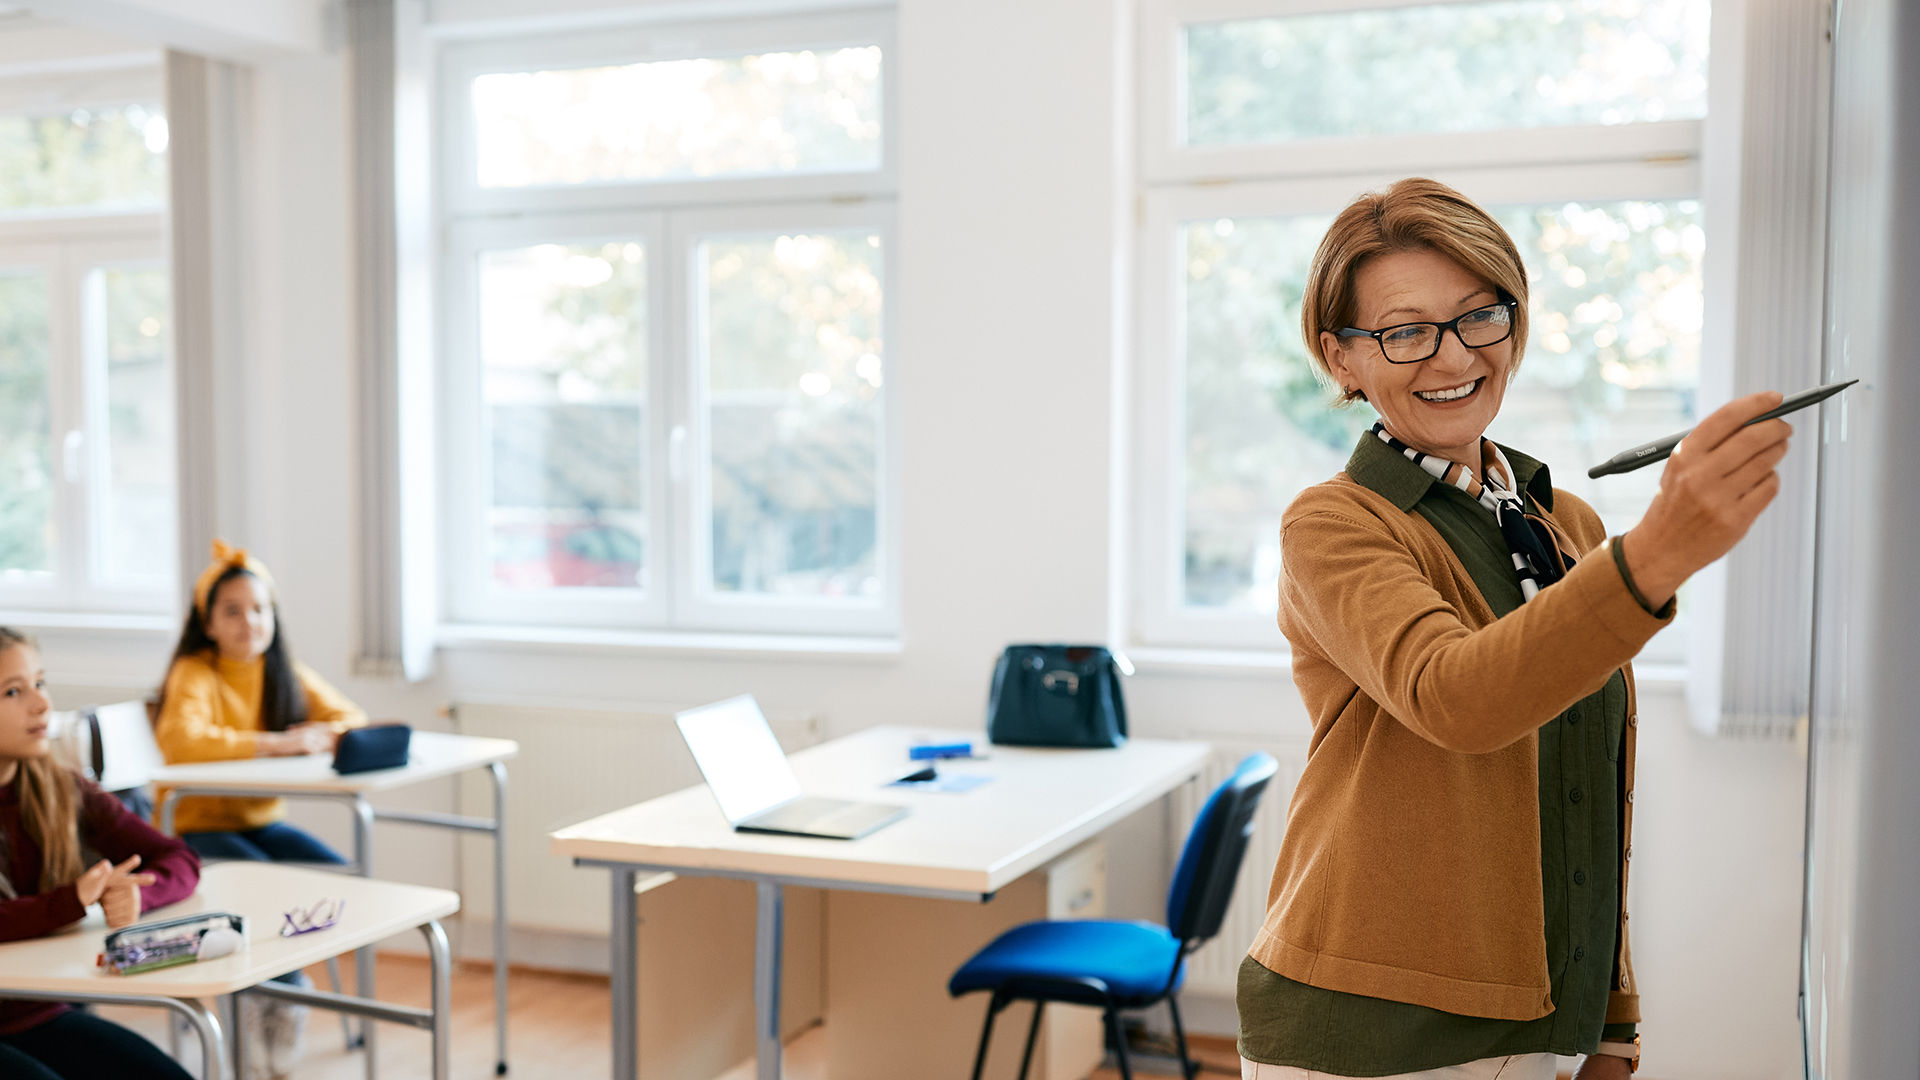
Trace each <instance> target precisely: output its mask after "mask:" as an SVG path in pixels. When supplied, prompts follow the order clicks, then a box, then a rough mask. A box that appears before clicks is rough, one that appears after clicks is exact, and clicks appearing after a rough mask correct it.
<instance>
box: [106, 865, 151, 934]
mask: <svg viewBox="0 0 1920 1080" xmlns="http://www.w3.org/2000/svg"><path fill="white" fill-rule="evenodd" d="M155 880H156V878H155V876H154V875H152V874H128V875H127V876H126V877H124V878H121V879H120V881H119V882H118V883H117V884H112V885H108V886H107V891H106V892H105V893H102V894H101V896H100V910H102V911H104V912H106V914H107V927H108V929H112V930H118V929H120V928H121V927H123V926H132V925H133V924H134V923H136V922H139V921H140V886H142V885H151V884H153V883H154V881H155Z"/></svg>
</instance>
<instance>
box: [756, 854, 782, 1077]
mask: <svg viewBox="0 0 1920 1080" xmlns="http://www.w3.org/2000/svg"><path fill="white" fill-rule="evenodd" d="M756 884H757V887H758V889H759V893H760V895H759V902H758V905H757V910H756V911H755V914H754V937H753V1013H754V1024H755V1027H756V1030H755V1031H754V1061H755V1062H756V1065H755V1068H754V1075H755V1077H756V1078H757V1080H780V959H781V956H780V953H781V948H782V945H783V943H782V942H781V940H780V933H781V929H782V921H781V916H782V914H783V913H782V911H781V908H782V906H783V905H782V903H781V901H782V900H783V896H782V892H781V890H782V888H783V886H781V884H780V883H779V882H777V881H762V882H758V883H756Z"/></svg>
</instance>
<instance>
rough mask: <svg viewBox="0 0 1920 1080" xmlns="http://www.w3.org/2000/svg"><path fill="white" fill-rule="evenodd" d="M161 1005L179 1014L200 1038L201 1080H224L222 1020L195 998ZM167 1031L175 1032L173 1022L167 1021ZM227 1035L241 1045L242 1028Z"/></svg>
mask: <svg viewBox="0 0 1920 1080" xmlns="http://www.w3.org/2000/svg"><path fill="white" fill-rule="evenodd" d="M160 1003H161V1004H164V1005H166V1006H167V1007H169V1008H171V1009H173V1010H174V1011H175V1012H178V1013H179V1014H180V1015H181V1016H182V1017H183V1018H185V1020H186V1021H187V1023H188V1024H191V1025H192V1026H193V1030H194V1031H195V1033H197V1034H198V1035H199V1036H200V1077H201V1080H222V1077H224V1076H225V1069H224V1067H223V1066H224V1062H223V1061H222V1059H223V1058H224V1057H225V1053H224V1052H223V1050H222V1048H221V1045H220V1043H221V1039H220V1034H221V1026H220V1018H219V1017H217V1016H214V1015H213V1013H211V1012H209V1011H208V1010H207V1007H206V1005H205V1004H203V1003H201V1002H200V1001H197V1000H195V999H193V998H164V999H162V1000H161V1002H160ZM167 1030H169V1031H172V1030H173V1021H172V1020H171V1019H169V1020H168V1021H167ZM227 1035H228V1036H229V1037H230V1038H232V1039H233V1041H234V1044H235V1045H236V1046H237V1045H239V1043H240V1028H239V1027H238V1025H236V1026H234V1027H233V1028H231V1029H229V1030H228V1031H227ZM239 1075H240V1074H238V1073H235V1074H234V1076H235V1077H236V1078H237V1077H238V1076H239Z"/></svg>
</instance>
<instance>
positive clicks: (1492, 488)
mask: <svg viewBox="0 0 1920 1080" xmlns="http://www.w3.org/2000/svg"><path fill="white" fill-rule="evenodd" d="M1373 433H1374V434H1375V435H1378V436H1379V437H1380V441H1381V442H1384V443H1386V444H1387V445H1388V446H1391V447H1393V448H1394V449H1395V450H1397V451H1399V452H1400V453H1401V454H1402V455H1403V456H1405V457H1406V459H1407V460H1408V461H1411V462H1413V463H1414V464H1415V465H1418V466H1420V467H1421V468H1422V469H1425V470H1426V471H1427V472H1428V473H1429V474H1431V475H1432V476H1433V477H1434V478H1435V479H1437V480H1439V481H1440V482H1441V483H1444V484H1451V485H1453V486H1454V487H1456V488H1459V489H1460V490H1461V491H1464V492H1466V493H1467V495H1468V496H1469V497H1471V498H1472V499H1474V500H1475V501H1476V502H1478V503H1479V504H1480V505H1481V506H1484V507H1486V508H1487V509H1488V510H1489V511H1491V512H1492V514H1493V517H1494V520H1495V521H1497V522H1499V524H1500V535H1501V537H1503V538H1504V539H1505V540H1506V542H1507V551H1508V552H1509V553H1510V554H1511V555H1512V556H1513V572H1514V575H1515V576H1516V577H1518V578H1519V579H1520V595H1521V602H1522V603H1525V602H1526V601H1528V600H1531V599H1533V598H1534V597H1536V596H1538V595H1540V590H1541V589H1544V588H1546V587H1547V586H1549V585H1551V584H1553V583H1554V582H1556V581H1559V580H1560V579H1561V578H1563V577H1565V576H1566V573H1567V568H1568V567H1571V566H1572V565H1573V557H1572V556H1571V555H1568V554H1566V552H1565V549H1564V548H1563V547H1562V546H1561V545H1559V544H1557V543H1556V542H1555V540H1554V535H1553V526H1552V525H1551V524H1549V523H1548V522H1546V521H1544V520H1543V519H1541V518H1539V517H1536V516H1535V515H1533V514H1529V513H1527V508H1526V503H1524V502H1523V501H1521V499H1520V496H1519V495H1518V494H1516V493H1515V492H1514V491H1513V489H1512V488H1511V487H1509V486H1508V483H1509V482H1510V481H1511V480H1512V478H1513V466H1512V465H1510V464H1508V463H1507V456H1506V455H1505V454H1503V453H1501V452H1500V448H1499V447H1498V446H1495V445H1494V444H1493V443H1492V442H1488V441H1483V442H1482V444H1481V445H1482V446H1484V447H1485V448H1486V451H1487V453H1488V454H1489V455H1491V457H1492V458H1493V460H1494V463H1496V464H1498V465H1499V469H1498V470H1495V469H1493V468H1491V467H1489V468H1488V469H1487V476H1486V479H1485V482H1484V483H1483V482H1482V481H1481V478H1480V477H1477V476H1475V475H1473V470H1472V469H1469V468H1467V467H1466V466H1465V465H1462V464H1460V463H1459V462H1457V461H1448V460H1446V459H1445V458H1437V457H1434V456H1433V455H1431V454H1423V453H1421V452H1420V451H1418V450H1415V449H1414V448H1413V447H1411V446H1408V445H1407V444H1406V443H1403V442H1401V441H1400V440H1399V439H1396V438H1394V437H1393V436H1392V435H1389V434H1387V429H1386V427H1385V425H1383V424H1381V423H1379V422H1378V421H1375V422H1374V425H1373ZM1500 473H1505V474H1506V476H1507V480H1505V481H1503V480H1502V479H1501V478H1500Z"/></svg>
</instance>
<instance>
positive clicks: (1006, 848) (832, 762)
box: [552, 727, 1208, 1080]
mask: <svg viewBox="0 0 1920 1080" xmlns="http://www.w3.org/2000/svg"><path fill="white" fill-rule="evenodd" d="M969 739H970V740H972V741H973V742H974V743H975V745H978V746H985V745H986V739H985V738H984V737H983V736H982V735H981V734H980V733H979V732H967V731H939V730H928V729H915V728H898V727H876V728H869V729H868V730H866V731H862V732H859V733H857V734H854V735H849V736H847V737H845V738H841V739H835V740H833V741H832V742H829V743H825V744H823V745H821V746H816V747H814V748H812V749H809V750H805V751H802V752H801V753H798V754H795V755H793V757H792V758H791V759H790V760H791V761H792V763H793V768H794V772H796V773H797V774H798V775H799V777H800V783H801V786H802V788H804V789H805V791H806V792H807V794H809V795H825V796H834V797H840V798H849V799H864V800H868V801H874V802H895V803H899V804H902V805H905V806H908V807H910V808H911V810H912V812H911V813H909V814H908V815H907V817H905V818H904V819H902V820H900V821H896V822H894V823H893V824H891V825H888V826H886V827H884V828H882V829H881V830H880V831H878V832H875V833H872V834H871V835H868V836H866V837H864V838H862V839H859V840H855V841H851V842H848V841H841V840H823V839H814V838H810V837H797V836H773V835H767V834H760V833H737V832H734V831H733V830H732V829H731V828H730V827H728V825H727V822H726V820H725V819H724V818H723V817H721V815H720V809H719V807H718V806H717V805H716V804H715V803H714V801H713V796H712V795H711V794H710V793H709V792H708V791H707V789H706V787H705V786H704V785H702V786H699V787H692V788H686V789H684V790H682V791H677V792H674V793H673V794H671V795H663V796H661V797H660V798H657V799H653V800H651V801H649V802H645V803H641V804H639V805H637V806H630V807H627V808H626V809H623V810H616V811H614V812H612V813H610V814H605V815H602V816H600V817H597V818H594V819H592V820H591V821H585V822H581V823H580V824H578V825H572V826H569V827H568V828H565V829H562V830H560V831H559V832H556V833H554V834H552V836H553V847H552V850H553V851H554V853H556V854H559V855H564V856H568V857H570V858H572V859H573V861H574V863H575V865H581V866H604V867H606V868H607V869H609V870H611V871H612V876H613V891H612V901H613V916H612V920H613V925H612V950H613V956H612V991H613V993H612V997H613V1076H614V1078H615V1080H633V1077H634V1073H635V1069H636V1068H637V1061H638V1046H637V1039H636V1034H635V1021H634V996H635V992H636V989H635V971H634V968H635V938H634V927H635V914H636V913H635V906H634V903H635V902H634V891H633V890H634V883H635V879H636V876H637V875H638V874H639V873H641V872H642V871H648V872H651V871H659V870H670V871H673V872H675V873H679V874H689V875H714V876H721V877H734V878H743V879H747V880H751V881H754V882H755V883H757V885H758V893H759V902H758V913H757V918H756V923H755V926H756V936H755V950H754V1004H755V1012H756V1017H757V1019H756V1025H755V1043H756V1051H757V1058H758V1063H759V1064H758V1075H759V1077H760V1080H778V1077H779V1076H780V1037H779V1033H780V1013H779V1009H780V1003H779V986H780V951H781V942H780V931H781V889H782V888H783V887H784V886H786V885H802V886H811V887H816V888H827V889H854V890H861V891H870V892H883V893H900V894H905V895H910V896H925V897H936V898H941V899H960V898H967V899H975V900H982V901H984V900H987V899H990V898H991V897H992V896H993V894H994V893H995V892H997V891H999V890H1000V889H1002V888H1004V887H1006V886H1007V885H1010V884H1012V883H1013V882H1014V881H1016V880H1018V879H1019V878H1020V877H1022V876H1023V875H1025V874H1027V873H1029V872H1030V871H1033V870H1036V869H1039V868H1040V867H1042V866H1044V865H1046V864H1047V863H1048V862H1050V861H1052V860H1053V859H1055V858H1058V857H1059V856H1061V855H1063V854H1065V853H1067V852H1068V851H1070V850H1072V849H1073V848H1074V847H1076V846H1077V845H1079V844H1081V843H1082V842H1084V841H1086V840H1089V839H1091V838H1092V837H1094V836H1096V835H1098V834H1099V833H1100V832H1102V831H1104V830H1105V829H1106V828H1107V827H1108V826H1110V825H1113V824H1115V823H1117V822H1118V821H1120V820H1121V819H1122V818H1124V817H1126V816H1127V815H1129V814H1131V813H1133V812H1134V811H1135V810H1138V809H1140V808H1142V807H1144V806H1146V805H1147V804H1149V803H1151V802H1154V801H1155V800H1157V799H1159V798H1160V797H1161V796H1163V795H1165V794H1166V793H1167V792H1169V791H1171V790H1173V789H1174V788H1175V787H1177V786H1179V785H1180V784H1182V783H1185V782H1186V781H1188V780H1191V779H1193V778H1194V777H1195V776H1197V775H1199V772H1200V768H1201V766H1202V764H1203V763H1204V761H1205V760H1206V756H1207V753H1208V747H1207V745H1206V744H1205V743H1197V742H1169V741H1164V740H1157V739H1135V740H1133V741H1131V742H1129V743H1128V744H1127V745H1125V746H1123V747H1121V748H1119V749H1117V750H1042V749H1024V748H1017V747H1004V746H996V747H992V748H991V751H990V752H991V754H992V757H991V758H989V759H987V760H983V761H945V762H941V763H940V766H939V768H940V771H941V773H942V774H959V773H982V774H985V775H988V776H991V777H992V778H993V779H992V780H991V781H990V782H989V783H987V784H985V785H982V786H981V787H978V788H975V789H974V790H972V791H970V792H966V793H964V794H958V795H955V794H947V793H942V792H920V791H913V790H909V789H906V788H895V787H884V786H882V785H884V784H885V783H886V782H887V781H889V780H892V779H896V778H898V777H900V776H901V775H903V774H905V773H907V772H910V771H912V769H913V768H914V766H915V763H910V762H909V760H908V758H907V748H908V747H909V746H910V745H912V744H913V743H915V742H921V741H927V742H958V741H964V740H969Z"/></svg>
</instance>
